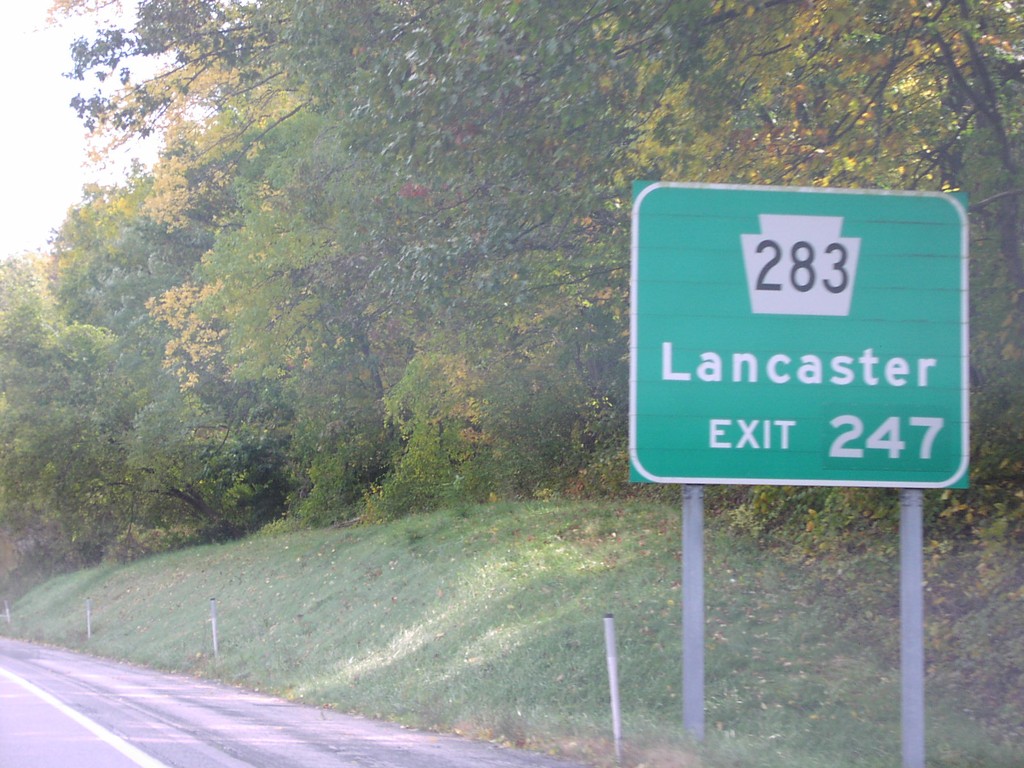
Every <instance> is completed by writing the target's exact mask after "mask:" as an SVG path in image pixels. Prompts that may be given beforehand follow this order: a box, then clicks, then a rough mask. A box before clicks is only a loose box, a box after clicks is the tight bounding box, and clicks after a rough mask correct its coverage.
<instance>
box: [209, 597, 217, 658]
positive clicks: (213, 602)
mask: <svg viewBox="0 0 1024 768" xmlns="http://www.w3.org/2000/svg"><path fill="white" fill-rule="evenodd" d="M210 628H211V629H212V630H213V658H215V659H216V658H217V598H216V597H211V598H210Z"/></svg>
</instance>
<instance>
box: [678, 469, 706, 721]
mask: <svg viewBox="0 0 1024 768" xmlns="http://www.w3.org/2000/svg"><path fill="white" fill-rule="evenodd" d="M683 726H684V727H685V728H686V730H687V731H689V732H690V735H692V736H693V737H694V738H695V739H696V740H697V741H704V486H703V485H684V486H683Z"/></svg>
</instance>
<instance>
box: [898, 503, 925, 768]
mask: <svg viewBox="0 0 1024 768" xmlns="http://www.w3.org/2000/svg"><path fill="white" fill-rule="evenodd" d="M922 497H923V493H922V492H921V491H920V490H918V489H914V490H905V491H901V492H900V677H901V693H902V699H901V701H902V713H903V717H902V722H903V768H924V758H925V749H924V586H923V585H924V532H923V524H922V519H921V518H922V514H921V511H922V507H923V498H922Z"/></svg>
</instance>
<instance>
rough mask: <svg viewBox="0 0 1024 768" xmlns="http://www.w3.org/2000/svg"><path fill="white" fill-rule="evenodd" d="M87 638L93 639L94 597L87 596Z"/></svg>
mask: <svg viewBox="0 0 1024 768" xmlns="http://www.w3.org/2000/svg"><path fill="white" fill-rule="evenodd" d="M85 639H86V640H92V598H91V597H87V598H85Z"/></svg>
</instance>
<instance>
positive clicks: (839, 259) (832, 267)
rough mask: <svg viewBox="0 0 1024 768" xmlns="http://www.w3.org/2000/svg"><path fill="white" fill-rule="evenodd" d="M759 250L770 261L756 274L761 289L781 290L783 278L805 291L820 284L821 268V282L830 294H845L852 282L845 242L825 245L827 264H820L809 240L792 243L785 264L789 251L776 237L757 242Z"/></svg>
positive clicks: (824, 259) (797, 288)
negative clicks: (767, 256) (847, 264)
mask: <svg viewBox="0 0 1024 768" xmlns="http://www.w3.org/2000/svg"><path fill="white" fill-rule="evenodd" d="M757 252H758V253H768V254H769V259H768V262H767V263H766V264H765V265H764V266H763V267H762V268H761V271H760V272H759V273H758V275H757V286H756V288H757V290H759V291H781V290H782V285H783V284H782V282H781V281H782V280H785V281H787V282H788V283H789V284H790V285H791V286H793V288H795V289H796V290H797V291H799V292H800V293H806V292H807V291H809V290H811V289H812V288H814V286H815V285H816V284H817V282H818V270H819V269H823V274H824V277H823V278H822V280H821V284H822V285H823V286H824V287H825V290H827V291H828V292H829V293H842V292H843V291H845V290H846V288H847V287H848V286H849V284H850V276H849V273H847V271H846V259H847V258H848V254H847V252H846V248H845V246H843V245H842V243H831V244H830V245H828V246H826V248H825V253H824V256H823V258H822V259H821V261H824V262H825V265H824V267H821V266H820V265H819V264H818V261H819V260H818V258H817V257H818V254H816V253H815V251H814V246H813V245H811V244H810V243H808V242H807V241H806V240H799V241H797V242H795V243H793V246H792V247H791V248H790V249H789V254H788V260H786V263H783V260H784V259H783V257H784V256H785V255H786V254H784V253H783V249H782V246H780V245H779V244H778V243H777V242H775V241H774V240H762V241H761V242H760V243H758V244H757Z"/></svg>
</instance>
